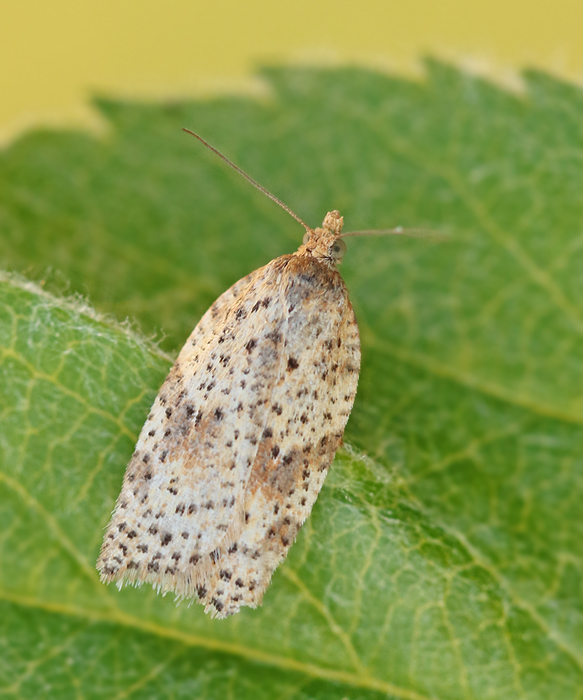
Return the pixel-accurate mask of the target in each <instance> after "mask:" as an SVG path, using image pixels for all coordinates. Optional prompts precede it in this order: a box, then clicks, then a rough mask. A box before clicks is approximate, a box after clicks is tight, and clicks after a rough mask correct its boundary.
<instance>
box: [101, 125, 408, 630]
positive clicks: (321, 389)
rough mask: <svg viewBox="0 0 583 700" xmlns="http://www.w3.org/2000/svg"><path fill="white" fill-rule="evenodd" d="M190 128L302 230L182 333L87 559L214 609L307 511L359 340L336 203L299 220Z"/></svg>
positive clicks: (340, 423) (249, 598) (245, 600)
mask: <svg viewBox="0 0 583 700" xmlns="http://www.w3.org/2000/svg"><path fill="white" fill-rule="evenodd" d="M185 131H188V130H185ZM189 133H191V134H192V135H193V136H196V138H198V139H199V140H200V141H202V142H203V143H204V144H205V145H206V146H208V147H209V148H211V150H213V151H214V152H215V153H217V154H218V155H219V156H220V157H221V158H222V159H223V160H225V161H226V162H227V163H228V164H229V165H230V166H231V167H233V168H235V170H237V171H238V172H239V173H241V174H242V175H243V176H244V177H245V178H246V179H247V180H249V181H250V182H251V183H252V184H253V185H254V186H256V187H257V188H258V189H260V190H261V191H262V192H264V193H265V194H267V195H268V196H269V197H270V198H271V199H273V200H274V201H276V202H277V203H278V204H279V205H280V206H282V207H283V208H284V209H285V210H286V211H288V213H290V214H291V215H292V216H293V217H294V218H295V219H296V220H297V221H299V222H300V223H301V224H302V225H303V226H304V228H305V229H306V233H305V236H304V240H303V244H302V245H301V246H300V247H299V249H298V250H297V252H295V253H293V254H292V255H283V256H281V257H279V258H276V259H275V260H272V261H271V262H270V263H268V264H267V265H265V266H264V267H261V268H259V269H258V270H255V272H252V273H251V274H249V275H247V277H244V278H243V279H241V280H239V281H238V282H236V283H235V284H234V285H233V286H232V287H231V288H230V289H228V290H227V291H226V292H224V293H223V294H222V295H221V296H220V297H219V298H218V299H217V300H216V301H215V303H214V304H213V305H212V306H211V307H210V309H209V310H208V311H207V312H206V313H205V314H204V316H203V317H202V318H201V320H200V322H199V323H198V325H197V326H196V328H195V329H194V330H193V332H192V334H191V335H190V337H189V338H188V340H187V341H186V344H185V345H184V347H183V348H182V350H181V352H180V354H179V356H178V359H177V360H176V362H175V364H174V366H173V367H172V369H171V370H170V373H169V375H168V377H167V378H166V381H165V382H164V384H163V385H162V388H161V389H160V392H159V394H158V396H157V397H156V400H155V401H154V405H153V406H152V409H151V412H150V414H149V415H148V418H147V420H146V423H145V425H144V427H143V428H142V431H141V433H140V436H139V439H138V442H137V445H136V449H135V452H134V454H133V455H132V458H131V460H130V462H129V464H128V467H127V469H126V473H125V477H124V481H123V486H122V489H121V493H120V495H119V498H118V500H117V503H116V506H115V511H114V513H113V516H112V518H111V521H110V523H109V525H108V527H107V531H106V534H105V538H104V542H103V545H102V548H101V553H100V555H99V559H98V562H97V569H98V571H99V572H100V575H101V580H102V581H103V582H105V583H110V582H111V581H117V582H118V585H119V586H120V587H121V585H123V583H124V581H125V582H128V583H132V584H135V585H141V584H142V583H151V584H152V585H153V586H154V587H155V588H156V589H157V590H158V591H159V592H162V593H166V592H168V591H172V592H173V593H175V594H176V596H177V597H178V598H187V599H192V598H195V599H197V600H198V602H200V603H201V604H203V605H204V606H205V612H211V614H212V615H213V617H219V618H224V617H227V616H229V615H233V614H234V613H236V612H238V611H239V610H240V608H241V606H243V605H248V606H250V607H252V608H255V607H256V606H257V605H259V604H260V603H261V600H262V598H263V594H264V593H265V590H266V589H267V586H268V585H269V582H270V579H271V576H272V574H273V572H274V570H275V569H276V567H277V566H278V565H279V563H280V562H281V561H282V560H283V559H284V558H285V557H286V555H287V552H288V550H289V548H290V546H291V545H292V543H293V541H294V540H295V538H296V535H297V534H298V531H299V529H300V527H301V526H302V524H303V522H304V521H305V520H306V518H307V517H308V515H309V514H310V511H311V510H312V506H313V505H314V502H315V500H316V498H317V496H318V493H319V492H320V489H321V488H322V484H323V483H324V479H325V478H326V474H327V472H328V468H329V467H330V464H331V462H332V460H333V459H334V455H335V453H336V450H337V449H338V447H339V446H340V444H341V442H342V435H343V433H344V428H345V426H346V422H347V421H348V417H349V415H350V411H351V410H352V405H353V403H354V397H355V395H356V386H357V383H358V375H359V371H360V341H359V333H358V326H357V323H356V319H355V317H354V311H353V309H352V306H351V304H350V300H349V298H348V291H347V289H346V285H345V284H344V281H343V280H342V278H341V276H340V274H339V273H338V271H337V269H336V265H337V264H338V263H339V262H340V261H341V259H342V256H343V254H344V252H345V250H346V245H345V243H344V241H343V240H342V238H343V234H342V223H343V219H342V217H341V216H340V214H339V213H338V212H337V211H331V212H329V213H328V214H326V216H325V218H324V222H323V224H322V226H321V228H315V229H312V228H310V227H309V226H307V224H305V223H304V222H303V221H302V220H301V219H300V218H299V217H297V216H296V215H295V214H294V213H293V212H292V211H291V210H290V209H289V208H288V207H287V206H286V205H285V204H283V202H281V201H280V200H279V199H277V198H276V197H275V196H274V195H272V194H270V193H269V192H267V190H265V188H263V187H261V185H259V184H258V183H256V182H255V181H254V180H252V179H251V178H250V177H249V176H248V175H246V174H245V173H243V172H242V171H241V170H240V169H239V168H237V166H235V165H234V164H233V163H231V161H229V160H228V159H227V158H226V157H225V156H223V155H222V154H221V153H219V152H218V151H216V149H214V148H213V147H212V146H210V145H209V144H208V143H207V142H206V141H204V139H202V138H201V137H200V136H198V135H197V134H194V133H193V132H189ZM399 232H400V231H399V230H395V233H399ZM344 235H350V234H344Z"/></svg>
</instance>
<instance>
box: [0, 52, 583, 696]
mask: <svg viewBox="0 0 583 700" xmlns="http://www.w3.org/2000/svg"><path fill="white" fill-rule="evenodd" d="M426 70H427V73H426V76H425V77H424V79H423V80H421V81H419V82H412V81H407V80H404V79H399V78H392V77H388V76H385V75H380V74H376V73H373V72H369V71H365V70H361V69H335V70H315V69H299V68H289V69H270V70H266V71H264V72H263V77H264V80H265V82H266V87H267V93H268V97H266V98H265V99H264V100H263V101H256V100H252V99H251V98H223V99H220V100H213V101H207V102H204V101H198V102H191V103H168V104H135V103H122V102H115V101H111V100H109V101H108V100H101V101H99V102H98V104H97V106H98V109H99V110H100V112H101V114H102V115H103V117H104V119H105V120H106V124H107V130H106V131H105V132H104V134H102V135H101V136H92V135H89V134H84V133H74V132H63V133H56V132H33V133H31V134H29V135H27V136H25V137H23V138H22V139H20V140H19V141H18V142H16V143H15V144H13V145H12V146H11V147H10V148H8V149H7V150H6V151H5V152H4V153H2V154H1V155H0V191H1V192H2V195H1V199H0V256H1V259H2V260H3V261H4V266H5V267H7V268H9V269H11V270H18V271H20V272H25V273H26V274H27V275H28V276H30V277H32V278H36V279H41V278H42V281H43V285H42V288H41V286H39V285H34V284H30V283H28V282H25V281H24V280H23V278H21V277H19V276H18V275H14V274H10V273H6V274H3V275H2V277H0V398H1V403H0V532H1V533H2V537H1V538H0V608H1V611H0V630H1V632H0V689H1V690H2V693H3V694H4V695H5V696H6V697H15V698H16V697H18V698H20V697H23V698H24V697H26V698H28V697H31V698H44V697H46V698H56V697H58V698H68V697H71V698H73V697H88V698H89V697H90V698H108V699H109V698H122V697H123V698H127V697H131V698H166V697H168V698H170V697H175V698H181V697H209V698H215V697H216V698H224V697H236V698H246V697H249V698H263V697H265V698H275V697H278V698H279V697H281V698H294V699H295V698H298V699H299V698H331V699H332V698H338V699H340V698H345V697H349V698H363V699H368V698H377V697H379V698H380V697H385V698H404V699H407V700H408V699H411V700H426V699H427V700H428V699H429V698H438V699H440V700H451V699H457V698H460V699H466V698H467V699H469V698H471V699H476V700H481V699H482V698H493V699H496V700H505V699H508V700H514V699H515V698H528V699H529V700H530V699H533V700H534V699H535V698H536V699H538V698H541V699H543V698H544V699H546V698H550V697H552V698H553V700H554V699H555V698H557V699H561V700H562V699H563V698H564V699H571V698H573V700H575V699H577V698H580V697H581V688H582V687H583V585H582V583H581V582H582V580H583V576H582V574H583V571H582V569H583V544H582V543H583V525H582V518H581V506H580V503H581V502H582V500H583V498H582V497H583V479H582V476H583V455H582V448H581V445H582V444H583V442H582V437H583V436H582V425H583V394H582V392H581V386H583V376H582V374H583V364H582V363H581V361H580V358H581V356H582V355H583V343H582V333H583V311H581V304H580V299H581V298H583V276H582V275H581V269H583V268H582V265H583V234H582V231H581V221H583V200H582V199H581V196H580V192H581V191H582V189H583V181H582V180H583V176H582V171H581V167H580V157H579V153H580V151H581V148H582V147H583V125H582V123H581V120H580V118H579V114H580V108H581V103H582V93H581V92H580V91H579V90H577V89H575V88H573V87H571V86H569V85H565V84H562V83H560V82H559V81H558V80H556V79H551V78H549V77H548V76H544V75H540V74H536V73H527V74H525V76H524V91H523V93H521V94H511V93H509V92H508V91H505V90H504V89H502V88H500V87H497V86H494V85H491V84H488V83H486V82H484V81H482V80H480V79H477V78H475V77H471V76H468V75H465V74H463V73H460V72H458V71H457V70H455V69H452V68H450V67H448V66H444V65H442V64H439V63H436V62H428V63H427V65H426ZM181 126H189V127H192V128H194V129H195V130H196V131H198V132H200V133H202V134H203V135H204V136H205V138H208V139H209V140H210V141H211V142H212V143H213V144H214V145H217V146H218V147H219V148H221V150H223V151H224V152H225V153H226V154H227V155H228V156H229V157H230V158H232V159H233V160H235V162H237V163H238V164H239V165H241V166H242V167H244V169H245V170H246V171H247V172H249V173H250V174H251V175H252V176H253V177H254V178H256V179H257V180H258V181H260V182H261V183H262V184H264V185H265V186H267V187H268V188H269V189H270V190H272V191H273V192H274V194H276V195H277V196H279V197H280V198H282V199H283V200H284V201H286V203H288V204H289V205H290V206H291V207H292V208H293V209H294V210H295V211H296V212H297V213H298V214H299V215H300V216H301V217H302V218H303V219H304V220H307V221H308V222H309V223H311V224H312V225H318V223H319V222H320V221H321V219H322V218H323V216H324V214H325V213H326V211H328V210H330V209H333V208H337V209H340V210H341V212H342V213H343V214H344V215H345V220H346V228H347V229H350V230H358V229H370V228H389V227H392V226H395V225H405V226H414V227H429V228H431V229H432V230H435V231H437V232H440V233H445V234H447V235H448V237H449V242H447V243H444V244H440V245H431V246H429V245H423V244H419V243H418V242H415V241H411V242H407V241H403V240H402V239H400V238H396V239H387V238H369V239H366V238H357V239H349V241H348V243H349V249H348V253H347V255H346V256H345V263H344V264H343V266H342V270H341V271H342V274H343V276H344V278H345V280H346V282H347V285H348V287H349V289H350V292H351V298H352V300H353V303H354V306H355V310H356V313H357V318H358V319H359V324H360V328H361V335H362V345H363V369H362V374H361V380H360V386H359V393H358V396H357V401H356V405H355V408H354V411H353V414H352V417H351V419H350V422H349V424H348V429H347V432H346V440H347V446H346V447H345V448H344V449H343V450H342V451H341V453H339V455H338V456H337V459H336V461H335V463H334V466H333V468H332V470H331V472H330V474H329V476H328V479H327V481H326V484H325V486H324V489H323V491H322V493H321V496H320V498H319V500H318V502H317V504H316V507H315V509H314V512H313V514H312V516H311V518H310V519H309V521H308V522H307V523H306V525H305V526H304V528H303V530H302V532H301V534H300V536H299V538H298V540H297V542H296V543H295V545H294V546H293V548H292V549H291V551H290V555H289V558H288V560H287V561H286V563H285V564H284V565H283V566H282V567H281V568H280V569H279V570H278V571H277V572H276V575H275V577H274V581H273V584H272V586H271V588H270V589H269V591H268V593H267V595H266V597H265V601H264V605H263V607H262V608H261V609H259V610H256V611H252V610H244V611H243V612H242V613H240V614H239V615H237V616H236V617H234V618H231V619H228V620H226V621H222V622H219V621H213V620H210V619H209V618H206V617H204V615H203V613H202V610H201V609H199V608H198V606H195V607H190V608H189V607H187V606H186V605H184V604H182V605H180V606H178V607H176V606H175V604H174V601H173V600H171V599H170V597H166V598H161V597H159V596H156V595H155V594H154V593H153V592H152V591H151V590H149V589H147V588H145V587H144V588H142V589H138V590H136V589H124V590H123V591H121V592H118V591H117V590H116V589H115V588H114V587H110V588H107V587H105V586H102V585H101V584H100V583H99V582H98V578H97V573H96V571H95V570H94V561H95V558H96V556H97V553H98V550H99V546H100V542H101V537H102V532H103V527H104V526H105V524H106V523H107V521H108V518H109V514H110V512H111V509H112V507H113V503H114V500H115V497H116V496H117V493H118V492H119V488H120V484H121V478H122V474H123V471H124V469H125V465H126V463H127V460H128V458H129V456H130V455H131V452H132V449H133V443H134V440H135V437H136V435H137V432H138V431H139V429H140V427H141V424H142V422H143V420H144V417H145V415H146V414H147V412H148V408H149V406H150V404H151V402H152V400H153V398H154V396H155V394H156V392H157V389H158V387H159V385H160V383H161V381H162V380H163V378H164V376H165V373H166V372H167V370H168V368H169V366H170V364H171V356H173V355H174V354H175V352H176V350H177V349H178V348H179V347H180V346H181V344H182V342H184V339H185V338H186V337H187V335H188V334H189V332H190V330H191V329H192V327H193V326H194V324H195V323H196V321H197V320H198V318H199V316H200V315H201V314H202V313H203V312H204V310H205V309H206V307H207V306H208V305H209V304H210V303H211V302H212V301H213V299H214V298H216V297H217V296H218V295H219V294H220V293H221V292H222V291H223V290H224V289H225V288H226V287H227V286H229V285H230V284H231V283H232V282H233V281H235V280H236V279H237V278H239V277H242V276H243V275H245V274H247V273H248V272H249V271H251V270H252V269H255V268H256V267H258V266H259V265H261V264H264V263H266V262H267V261H268V260H270V259H272V258H273V257H275V256H277V255H280V254H283V253H285V252H291V251H292V250H294V249H295V248H296V247H297V245H298V244H299V242H300V240H301V236H302V231H301V229H300V230H299V231H298V227H297V224H295V222H293V220H291V219H289V217H287V215H286V214H285V213H284V212H282V211H280V210H279V209H278V208H277V207H276V206H275V205H273V203H271V202H269V201H268V200H266V199H265V198H263V197H262V196H261V195H260V194H259V193H257V192H255V191H254V190H253V189H252V188H250V187H249V186H248V185H247V184H246V183H245V182H243V181H242V180H241V179H240V178H238V176H236V175H235V174H234V173H231V172H230V171H226V170H225V168H224V165H223V164H222V163H220V162H219V161H218V160H217V159H216V157H214V156H212V154H210V153H207V152H205V151H204V150H201V149H200V147H199V145H198V144H197V143H196V142H194V141H192V142H191V141H189V140H188V137H186V136H185V135H183V134H182V132H181V131H180V127H181ZM47 290H49V291H47ZM62 292H67V293H69V292H79V293H82V294H84V295H88V296H89V298H90V299H91V302H92V304H93V305H94V307H95V308H97V309H98V312H95V311H93V310H92V308H91V307H89V306H88V305H86V304H83V303H82V302H80V301H74V300H73V301H71V300H67V299H65V298H64V297H63V295H62ZM104 313H105V314H106V315H105V316H104V315H102V314H104ZM107 314H109V315H107ZM125 316H130V317H131V318H135V319H137V320H138V322H139V324H140V327H141V331H142V332H141V333H140V332H137V331H135V330H131V329H129V328H128V327H126V326H124V325H120V324H119V323H117V322H116V321H114V320H113V318H114V317H117V318H118V319H123V318H124V317H125ZM157 331H163V332H164V333H165V334H166V335H165V337H164V339H163V340H162V341H161V346H160V347H161V348H163V349H160V348H159V347H158V346H155V345H153V344H152V343H151V342H149V341H147V340H145V339H144V334H145V335H148V336H151V335H152V334H153V333H155V332H157ZM166 353H168V354H166Z"/></svg>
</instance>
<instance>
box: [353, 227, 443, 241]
mask: <svg viewBox="0 0 583 700" xmlns="http://www.w3.org/2000/svg"><path fill="white" fill-rule="evenodd" d="M348 236H405V237H406V238H421V239H422V240H427V241H429V242H431V243H438V242H443V241H447V240H448V237H447V236H444V235H443V234H441V233H437V232H436V231H432V230H431V229H430V228H403V226H395V228H379V229H366V230H364V231H347V232H346V233H342V234H341V235H340V238H347V237H348Z"/></svg>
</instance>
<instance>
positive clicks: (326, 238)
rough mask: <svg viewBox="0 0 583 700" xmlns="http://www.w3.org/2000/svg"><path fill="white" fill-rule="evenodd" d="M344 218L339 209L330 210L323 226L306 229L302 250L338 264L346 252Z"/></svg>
mask: <svg viewBox="0 0 583 700" xmlns="http://www.w3.org/2000/svg"><path fill="white" fill-rule="evenodd" d="M343 223H344V219H343V218H342V217H341V216H340V213H339V212H337V211H330V212H328V213H327V214H326V216H325V217H324V221H323V223H322V227H321V228H315V229H306V233H305V234H304V239H303V241H302V242H303V245H302V247H301V248H300V252H302V253H304V254H306V253H307V254H309V255H312V256H313V257H314V258H317V259H319V260H322V261H323V262H327V263H328V264H329V265H337V264H339V263H340V262H341V261H342V258H343V257H344V253H345V252H346V243H344V241H343V240H342V238H341V235H342V224H343Z"/></svg>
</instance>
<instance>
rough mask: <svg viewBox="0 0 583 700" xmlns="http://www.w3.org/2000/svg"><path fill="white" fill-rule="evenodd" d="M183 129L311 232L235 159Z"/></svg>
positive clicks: (200, 137)
mask: <svg viewBox="0 0 583 700" xmlns="http://www.w3.org/2000/svg"><path fill="white" fill-rule="evenodd" d="M182 131H186V133H187V134H190V135H191V136H194V138H196V139H198V140H199V141H200V142H201V143H203V144H204V145H205V146H206V147H207V148H210V150H211V151H212V152H213V153H216V154H217V155H218V156H219V158H222V159H223V160H224V161H225V163H226V164H227V165H230V166H231V168H233V170H236V171H237V172H238V173H239V175H242V176H243V177H244V178H245V180H247V181H248V182H250V183H251V184H252V185H253V187H256V188H257V189H258V190H259V191H260V192H263V194H264V195H266V196H267V197H269V199H271V200H272V201H274V202H275V203H276V204H279V206H280V207H281V208H282V209H284V210H285V211H287V213H288V214H289V215H290V216H292V217H293V218H294V219H295V220H296V221H297V222H298V223H300V224H301V225H302V226H303V227H304V228H305V229H306V231H307V232H308V233H310V232H311V231H312V229H311V228H310V227H309V226H308V224H306V223H305V221H302V220H301V219H300V217H299V216H298V215H297V214H296V213H294V212H293V211H292V210H291V209H290V208H289V207H288V206H287V204H284V203H283V202H282V201H281V199H279V198H278V197H276V196H275V195H274V194H271V192H270V191H269V190H267V189H265V187H263V185H260V184H259V183H258V182H256V181H255V180H254V179H253V178H252V177H251V176H250V175H247V173H246V172H245V171H244V170H241V168H239V167H238V166H237V165H235V163H233V161H231V160H229V159H228V158H227V156H224V155H223V154H222V153H221V152H220V151H219V150H217V149H216V148H215V147H214V146H211V145H210V143H209V142H208V141H205V140H204V139H203V137H202V136H199V135H198V134H196V133H195V132H194V131H191V130H190V129H186V128H183V129H182Z"/></svg>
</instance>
